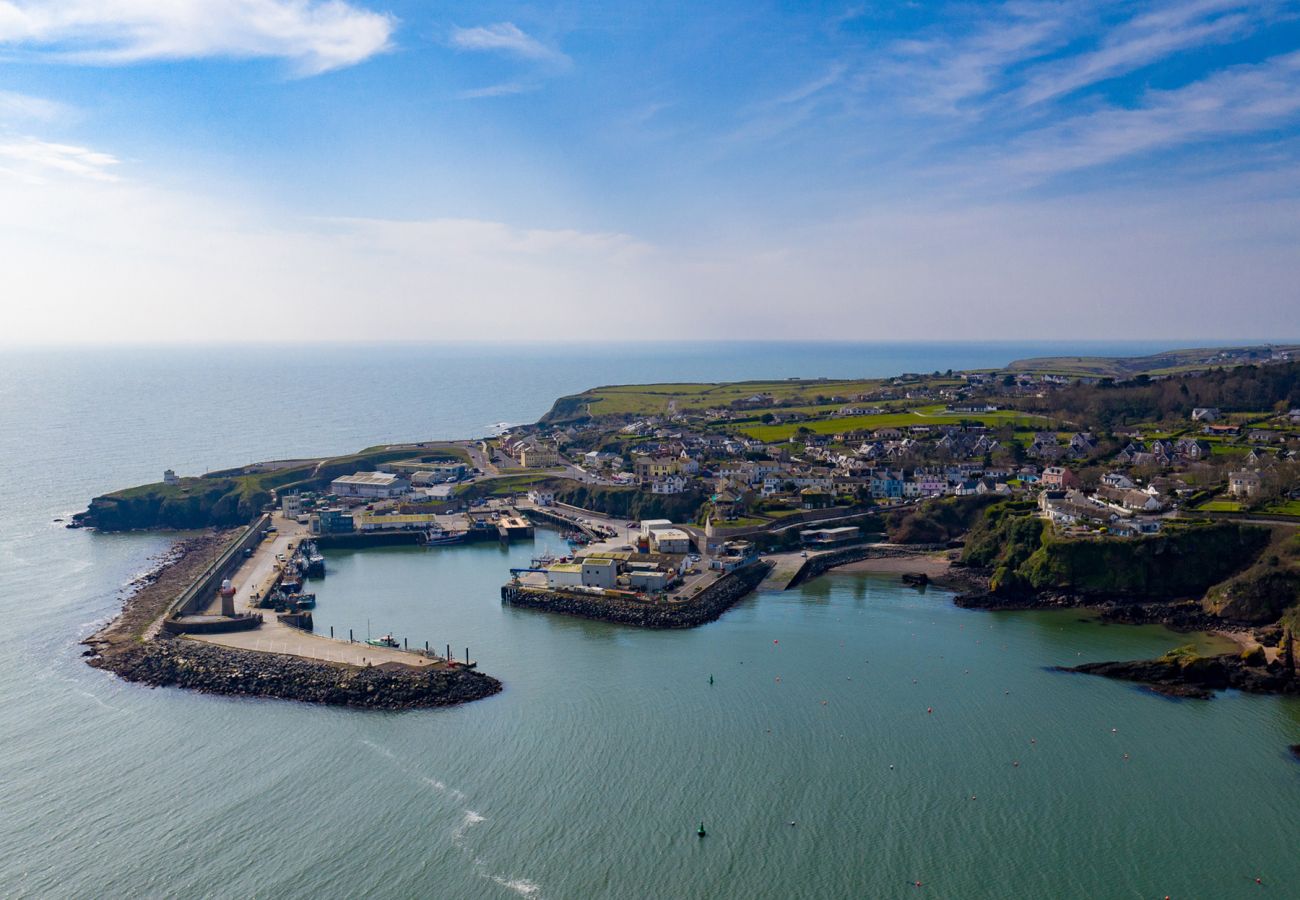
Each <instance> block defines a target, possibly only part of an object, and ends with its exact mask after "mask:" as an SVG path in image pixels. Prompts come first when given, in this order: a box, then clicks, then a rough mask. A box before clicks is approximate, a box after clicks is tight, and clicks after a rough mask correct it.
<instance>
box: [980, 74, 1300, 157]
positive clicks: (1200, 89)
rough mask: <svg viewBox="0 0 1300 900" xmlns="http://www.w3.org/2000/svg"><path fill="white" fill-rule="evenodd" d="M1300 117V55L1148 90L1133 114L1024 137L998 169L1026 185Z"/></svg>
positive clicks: (1119, 112) (1069, 122)
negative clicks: (1160, 88)
mask: <svg viewBox="0 0 1300 900" xmlns="http://www.w3.org/2000/svg"><path fill="white" fill-rule="evenodd" d="M1298 118H1300V52H1295V53H1290V54H1287V55H1284V56H1278V57H1274V58H1272V59H1269V60H1266V61H1264V62H1262V63H1258V64H1255V65H1242V66H1235V67H1233V68H1230V69H1225V70H1223V71H1221V72H1218V73H1215V74H1213V75H1210V76H1208V77H1206V78H1204V79H1202V80H1200V81H1197V82H1193V83H1192V84H1189V85H1187V86H1185V87H1181V88H1177V89H1174V90H1149V91H1147V92H1146V93H1145V94H1143V95H1142V97H1141V99H1140V100H1139V102H1138V103H1137V104H1136V105H1135V106H1133V107H1131V108H1121V107H1115V106H1110V107H1106V108H1104V109H1101V110H1098V111H1096V112H1093V113H1089V114H1087V115H1082V116H1074V117H1071V118H1068V119H1065V120H1064V121H1061V122H1059V123H1056V124H1054V125H1050V126H1048V127H1045V128H1042V129H1039V130H1037V131H1033V132H1030V133H1029V134H1027V135H1025V136H1024V137H1022V138H1020V139H1018V140H1017V141H1016V142H1014V144H1013V145H1012V148H1011V152H1010V153H1008V154H1006V155H1005V156H1003V157H1002V161H1001V164H1002V166H1003V167H1004V168H1005V170H1006V171H1008V172H1009V173H1011V174H1013V175H1015V176H1017V177H1025V178H1028V179H1031V180H1034V179H1043V178H1047V177H1051V176H1053V175H1057V174H1060V173H1063V172H1070V171H1075V170H1078V169H1086V168H1091V167H1095V166H1101V165H1105V164H1107V163H1112V162H1115V161H1116V160H1120V159H1125V158H1128V157H1132V156H1136V155H1139V154H1144V153H1150V152H1152V151H1155V150H1160V149H1166V148H1171V147H1177V146H1181V145H1184V144H1187V143H1189V142H1193V141H1203V140H1207V139H1214V138H1220V137H1226V136H1233V135H1242V134H1250V133H1253V132H1258V131H1262V130H1265V129H1270V128H1274V127H1276V126H1279V125H1283V124H1289V123H1292V122H1294V121H1295V120H1296V119H1298Z"/></svg>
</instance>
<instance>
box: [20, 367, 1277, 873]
mask: <svg viewBox="0 0 1300 900" xmlns="http://www.w3.org/2000/svg"><path fill="white" fill-rule="evenodd" d="M860 352H861V353H863V354H864V355H863V358H864V359H869V354H868V353H867V351H860ZM358 354H359V355H358V356H357V357H356V358H355V359H351V360H347V359H344V360H342V361H339V362H336V363H335V368H333V369H325V368H319V369H318V368H312V366H313V365H315V363H314V362H313V360H314V359H315V357H311V358H306V359H296V358H294V357H293V356H292V354H290V355H289V357H288V358H287V359H281V360H279V361H277V362H261V363H257V364H256V365H253V364H252V363H251V361H250V360H248V359H234V360H221V359H219V358H213V357H203V360H206V361H205V362H203V364H202V365H194V366H186V365H181V363H180V361H179V360H178V359H177V358H168V357H167V356H166V355H165V354H164V355H162V356H159V355H154V356H153V357H148V356H146V357H145V358H144V359H143V360H139V359H137V360H133V359H130V358H120V357H118V358H114V357H111V356H110V357H97V358H92V359H89V360H82V361H80V362H78V361H77V360H63V361H61V362H60V364H59V365H57V366H51V365H50V362H49V358H48V357H45V358H37V357H32V356H29V357H27V358H25V359H19V360H16V361H15V360H14V359H12V358H7V359H5V360H4V361H3V362H4V366H3V367H0V373H3V378H2V379H0V422H2V423H3V424H4V426H5V427H4V429H3V430H2V431H0V452H3V454H4V457H3V458H4V459H5V460H6V462H5V472H6V474H7V475H8V476H9V477H8V478H7V479H6V484H5V487H4V488H3V489H0V490H2V491H3V493H0V510H2V511H3V512H4V514H5V515H4V518H5V524H4V529H3V532H2V534H3V536H2V537H0V603H2V604H3V609H4V614H5V622H6V624H7V626H8V630H9V632H10V634H11V635H12V636H13V639H12V640H10V641H6V642H4V643H3V644H0V697H3V699H4V701H5V702H4V704H3V705H2V706H0V735H3V741H0V773H2V774H3V777H2V778H0V809H2V810H3V811H4V813H3V815H0V896H5V897H9V896H15V897H46V896H60V897H62V896H76V897H138V896H150V897H153V896H186V897H190V896H192V897H214V896H215V897H249V896H259V897H281V896H287V897H321V896H339V897H352V896H375V897H412V896H438V897H444V896H446V897H487V898H493V897H504V898H509V897H519V896H529V897H552V898H561V897H575V898H585V897H612V898H621V897H809V898H812V897H891V896H901V897H917V896H930V897H946V898H969V897H976V898H978V897H989V898H995V897H1020V896H1035V897H1078V898H1093V897H1116V898H1127V897H1134V898H1137V897H1163V896H1165V895H1166V894H1168V895H1171V896H1173V897H1213V898H1217V897H1255V896H1261V892H1267V894H1268V895H1270V896H1275V897H1276V896H1300V829H1298V828H1296V827H1295V822H1296V811H1297V809H1300V765H1297V764H1296V763H1294V762H1293V761H1292V760H1290V759H1289V758H1288V757H1287V755H1286V752H1285V748H1286V745H1288V744H1290V743H1296V742H1300V704H1297V703H1295V702H1294V701H1282V700H1278V699H1273V698H1257V697H1247V696H1242V695H1236V694H1228V695H1224V696H1222V697H1220V698H1218V699H1216V700H1214V701H1211V702H1208V703H1196V702H1174V701H1169V700H1165V699H1161V698H1158V697H1156V696H1153V695H1151V694H1148V693H1145V692H1143V691H1141V690H1138V689H1135V688H1133V687H1131V686H1128V685H1124V684H1119V683H1115V682H1108V681H1105V680H1101V679H1093V678H1086V677H1081V676H1070V675H1065V674H1061V673H1056V672H1052V671H1049V670H1048V668H1047V667H1049V666H1052V665H1057V664H1068V663H1074V662H1079V661H1082V660H1089V659H1106V658H1122V657H1138V656H1148V655H1151V654H1155V653H1159V652H1162V651H1163V650H1165V649H1167V648H1169V647H1171V646H1174V645H1176V644H1179V643H1184V642H1186V640H1187V638H1186V637H1185V636H1180V635H1175V634H1172V633H1170V632H1168V631H1166V630H1164V629H1160V628H1126V627H1118V626H1110V627H1106V626H1101V625H1099V624H1098V623H1096V622H1094V621H1080V619H1081V618H1082V617H1080V616H1079V615H1077V614H1075V613H1071V612H1063V613H996V614H994V613H986V612H978V611H967V610H961V609H957V608H956V607H954V606H952V605H951V603H950V602H949V598H948V596H947V595H946V594H945V593H944V592H941V591H934V590H931V591H927V592H925V593H921V592H917V591H915V590H912V589H910V588H904V587H903V586H901V585H899V584H898V583H896V582H895V581H894V580H892V579H887V578H878V577H869V576H853V575H843V574H840V575H830V576H827V577H824V578H821V579H818V580H816V581H813V582H811V583H809V584H807V585H805V586H804V587H803V588H802V589H800V590H796V591H791V592H781V593H770V592H769V593H763V592H760V593H758V594H755V595H753V596H751V597H750V598H748V599H747V600H745V601H744V602H742V603H741V604H740V605H738V606H737V607H736V608H734V609H733V610H731V611H730V612H728V613H727V614H726V615H725V616H724V617H723V618H722V619H721V620H719V621H718V622H715V623H712V624H710V625H707V626H705V627H702V628H699V629H695V630H691V631H685V632H640V631H633V630H629V629H624V628H618V627H615V626H608V625H604V624H601V623H593V622H586V621H582V620H575V619H564V618H556V617H550V616H546V615H543V614H539V613H536V612H529V611H523V610H516V609H513V608H508V607H502V605H501V604H500V601H499V596H498V593H497V589H498V587H499V585H500V583H501V582H502V580H503V579H504V578H505V572H506V569H508V568H509V566H510V565H515V564H518V562H520V561H523V562H526V561H527V559H528V558H529V557H530V556H531V555H532V554H533V552H535V548H534V547H533V546H530V545H527V544H519V545H515V546H514V547H512V548H510V549H509V550H504V551H503V550H501V549H500V548H498V547H496V546H494V545H475V546H467V547H450V548H438V549H431V550H422V549H415V548H401V549H389V550H368V551H365V552H334V553H331V554H330V555H329V566H330V574H329V576H328V577H327V578H326V579H325V580H324V581H322V582H319V583H318V584H317V588H316V589H317V593H318V596H319V598H320V605H319V607H318V610H317V621H318V623H319V626H320V627H321V628H322V629H324V628H328V626H329V625H331V624H333V625H335V626H336V628H342V629H345V628H347V627H353V628H355V629H357V630H358V631H361V630H363V629H364V628H365V627H366V620H367V619H369V620H370V622H371V627H372V629H373V630H374V631H376V632H378V631H390V630H391V631H393V632H394V633H395V634H397V635H399V636H407V637H409V638H411V640H412V641H413V642H422V641H423V640H425V639H428V640H430V641H431V642H433V643H435V644H444V643H448V642H450V643H452V645H453V646H454V647H455V648H457V650H458V652H462V651H463V649H464V647H465V646H468V647H469V648H470V650H471V653H472V655H473V656H474V657H475V658H477V659H479V660H480V662H481V664H482V665H483V667H484V668H485V669H486V670H487V671H490V672H492V673H493V674H495V675H497V676H499V677H501V678H502V679H503V680H504V681H505V683H506V690H505V692H504V693H502V694H501V695H499V696H497V697H494V698H491V699H488V700H486V701H482V702H479V703H475V704H470V705H468V706H464V707H458V708H455V709H449V710H435V711H428V712H415V713H401V714H389V713H364V712H355V711H347V710H338V709H324V708H316V707H310V706H305V705H297V704H291V703H281V702H271V701H249V700H236V699H226V698H214V697H203V696H198V695H193V694H188V693H185V692H180V691H174V690H148V689H144V688H140V687H137V686H133V685H128V684H124V683H121V682H118V681H116V680H115V679H112V678H111V677H108V676H105V675H103V674H102V673H99V672H96V671H94V670H91V669H89V668H88V667H86V666H84V665H83V664H82V663H81V661H80V659H79V656H78V653H79V650H80V648H79V647H78V645H77V644H76V641H77V639H78V638H79V637H81V636H83V635H84V634H86V633H88V632H89V631H91V630H93V627H94V625H95V623H96V622H98V621H100V620H102V619H103V618H104V617H106V616H109V615H111V613H112V611H113V609H114V608H115V605H116V603H117V590H118V588H119V587H120V586H121V585H123V584H124V583H125V582H126V581H128V580H129V578H130V576H131V575H132V574H133V573H135V572H138V571H140V570H142V569H143V568H145V566H146V564H147V557H148V556H149V555H150V553H154V552H158V551H160V550H161V549H163V548H164V547H165V546H166V543H167V542H166V540H165V538H163V537H161V536H157V535H121V536H107V535H92V534H86V533H81V532H68V531H65V530H64V529H62V528H61V527H60V526H58V525H56V524H53V523H51V522H50V521H49V519H50V518H52V517H53V516H55V515H59V514H60V513H61V512H64V511H68V510H71V509H74V508H76V507H77V506H78V505H80V503H81V502H82V501H83V500H84V498H85V497H86V496H88V495H89V494H91V493H94V492H96V491H99V490H103V489H106V488H109V487H113V486H117V485H120V484H124V483H131V482H133V481H140V480H145V479H148V478H156V477H157V472H156V470H161V468H163V467H165V466H175V467H176V468H178V469H180V470H182V471H191V470H194V469H197V468H200V467H202V466H203V465H220V464H226V463H231V462H240V461H244V460H245V459H248V458H261V457H265V456H270V455H279V454H291V453H302V452H311V451H313V450H316V451H319V450H321V449H324V450H326V451H328V450H345V449H350V448H352V447H354V446H360V445H362V444H368V443H374V442H375V441H376V440H381V439H384V438H385V437H390V436H391V437H403V436H412V435H420V434H434V435H443V436H445V435H454V434H463V433H465V432H466V431H470V430H473V429H475V428H476V427H479V426H480V425H482V424H487V423H490V422H494V421H498V420H501V419H506V420H509V419H511V418H512V417H513V418H515V419H522V418H533V417H535V416H536V415H538V414H539V412H540V410H539V409H538V408H536V407H537V406H538V405H539V404H540V405H541V408H542V409H544V407H545V405H546V404H547V403H549V399H550V397H551V396H552V395H554V394H557V393H561V392H563V391H565V390H574V389H577V387H580V386H582V384H584V383H587V382H599V381H612V380H627V378H633V377H635V378H640V377H645V376H644V375H643V374H642V373H641V371H639V370H635V365H634V364H632V363H629V362H628V361H627V360H620V359H613V360H609V359H606V360H604V361H603V362H602V361H601V360H600V359H597V360H595V361H592V362H591V363H590V365H589V367H588V369H589V370H588V371H577V372H568V370H567V369H564V366H568V365H570V363H571V361H565V363H564V365H563V366H561V365H559V364H554V365H552V363H548V362H547V359H546V358H545V357H544V356H542V355H539V357H538V358H537V359H536V360H535V361H534V371H535V372H537V373H539V374H536V375H535V376H534V377H533V378H532V379H531V380H530V381H529V385H530V387H528V388H527V390H526V391H524V392H523V393H522V394H512V393H510V392H509V390H508V389H507V388H506V387H505V386H504V384H503V383H502V384H497V383H493V382H492V381H491V377H490V374H491V372H492V371H493V368H492V366H491V365H489V364H488V359H489V358H488V357H485V358H484V359H482V360H480V359H478V358H474V357H470V358H468V359H467V358H463V357H462V358H460V359H459V360H448V359H443V358H438V357H436V355H433V354H430V357H431V359H429V360H424V361H422V359H423V358H416V359H411V358H402V359H400V360H399V361H398V363H394V362H393V361H391V360H388V359H387V358H386V357H385V356H384V355H383V354H382V353H380V352H379V351H371V352H370V353H361V352H359V351H358ZM371 354H375V355H371ZM790 355H791V358H792V360H793V362H791V363H790V365H791V366H792V367H794V366H798V368H799V369H802V370H803V371H805V372H809V371H812V370H811V369H810V368H809V367H810V366H811V365H813V363H812V362H811V361H809V360H807V359H804V360H800V359H798V357H797V351H795V350H791V351H790ZM1012 355H1017V354H1012ZM1019 355H1027V354H1019ZM687 358H688V359H690V358H689V357H687ZM848 362H849V361H848V360H841V361H840V363H836V361H835V360H829V361H828V362H827V363H826V364H827V365H832V364H841V363H842V364H846V365H847V364H848ZM889 362H890V364H891V365H892V363H893V360H890V361H889ZM801 363H802V364H801ZM642 364H644V366H645V369H646V370H647V371H661V370H663V369H664V368H666V367H667V366H668V364H667V363H665V362H664V361H663V360H662V359H645V360H642ZM747 364H748V363H746V365H747ZM394 365H400V366H401V367H402V368H403V369H404V370H410V369H411V368H412V367H416V369H417V371H419V372H421V373H423V377H422V378H420V379H407V381H406V382H403V386H402V387H401V389H400V391H401V393H400V396H397V397H394V396H392V391H393V390H394V389H393V388H392V387H391V386H390V387H386V385H391V380H388V379H387V375H389V374H391V371H392V370H391V368H390V367H392V366H394ZM601 365H605V366H607V368H606V369H600V366H601ZM673 365H674V367H675V368H682V367H684V366H685V365H687V363H684V362H682V361H681V360H680V359H679V360H678V361H677V362H676V363H674V364H673ZM690 365H696V366H698V367H699V368H700V369H701V370H703V369H705V368H706V367H707V365H713V366H715V367H722V366H723V365H724V363H720V362H717V361H716V360H715V361H713V362H701V361H696V362H692V363H690ZM736 365H739V364H736ZM259 366H260V368H259ZM420 366H425V368H423V369H420V368H419V367H420ZM548 366H551V368H548ZM476 367H477V368H476ZM629 367H630V368H631V369H633V371H630V372H629V375H628V376H627V378H623V379H619V378H617V375H618V371H616V370H617V369H620V368H624V369H626V368H629ZM920 367H922V366H918V368H920ZM924 367H927V368H932V367H933V366H924ZM903 368H906V366H904V367H903ZM304 369H305V371H307V372H309V373H311V375H312V377H314V378H315V379H317V381H316V383H315V384H316V386H315V389H314V390H309V389H307V388H305V387H304V388H298V387H295V388H293V390H301V391H302V393H301V395H300V396H299V398H298V399H299V401H300V402H295V403H293V404H289V405H287V406H286V405H285V404H282V403H272V402H270V400H269V398H267V397H265V396H262V395H260V394H259V393H258V386H259V385H261V384H264V383H265V379H267V378H277V379H278V378H284V377H286V376H287V375H289V374H291V373H292V372H294V371H301V370H304ZM562 369H563V370H564V371H565V372H568V374H564V373H563V372H562V371H561V370H562ZM737 371H741V372H742V373H743V371H744V370H741V369H737ZM453 373H454V374H453ZM778 374H779V373H778ZM828 374H851V372H840V371H829V372H828ZM596 376H599V377H596ZM579 377H585V381H584V382H580V383H579V384H578V385H577V386H573V385H571V383H570V382H571V381H572V380H574V379H576V378H579ZM692 377H701V376H698V375H697V376H692ZM715 377H738V376H737V375H733V374H730V373H729V372H726V371H719V372H718V374H717V375H716V376H715ZM453 378H461V379H463V380H464V383H463V385H462V387H463V389H461V390H460V393H459V394H457V395H456V396H457V397H459V398H460V400H459V401H458V402H456V403H451V402H448V400H447V398H446V397H445V396H444V393H446V392H447V391H450V390H452V388H453V387H454V385H452V384H451V383H450V381H451V379H453ZM330 379H338V380H339V383H340V384H339V387H340V389H339V391H338V392H336V393H329V394H328V395H327V389H328V388H329V387H331V386H333V385H334V384H335V383H334V382H332V381H330ZM440 379H441V380H440ZM547 379H549V380H550V383H549V384H548V383H546V382H547ZM566 379H569V380H568V381H566ZM309 383H310V382H309ZM473 385H477V388H474V390H480V391H484V392H486V393H485V394H476V393H473V392H472V391H471V386H473ZM349 391H351V393H349ZM529 391H532V392H533V393H529ZM542 394H545V396H544V397H543V396H542ZM223 397H224V398H225V400H224V401H223V400H222V398H223ZM232 398H233V399H232ZM259 398H260V399H259ZM465 398H470V399H468V400H466V399H465ZM160 405H161V406H162V407H164V408H168V409H171V410H172V412H171V413H170V414H169V415H167V416H162V417H160V416H158V415H155V414H153V413H151V412H150V410H152V409H156V408H159V407H160ZM498 409H504V410H505V411H504V412H502V413H500V414H496V415H494V414H493V413H494V412H495V411H496V410H498ZM349 411H351V412H353V413H355V414H356V416H355V418H356V419H359V420H360V421H359V422H358V421H354V418H353V417H351V416H349V415H348V413H349ZM241 417H244V418H251V421H250V422H248V423H247V424H245V425H240V426H239V427H235V426H234V425H233V424H232V423H233V422H235V421H237V420H241ZM14 423H20V424H21V425H22V428H21V429H15V428H13V425H14ZM353 429H355V431H356V433H353ZM322 445H324V446H322ZM241 448H243V449H241ZM19 487H21V488H22V490H19ZM555 540H556V538H555V536H554V535H553V534H551V533H549V532H540V533H539V536H538V538H537V542H538V544H539V545H540V547H542V548H544V547H546V546H548V545H550V544H552V543H553V542H555ZM710 675H712V676H713V677H714V684H713V685H709V683H708V678H709V676H710ZM927 708H932V709H933V712H930V713H927V711H926V710H927ZM1112 729H1115V731H1113V732H1112ZM1031 741H1032V743H1031ZM1124 754H1128V759H1127V760H1126V759H1125V758H1124ZM1015 762H1019V766H1016V765H1014V763H1015ZM891 765H892V766H893V769H891V768H890V766H891ZM972 797H974V799H972ZM701 819H704V820H705V822H706V825H707V827H708V829H709V836H708V837H707V838H705V839H704V840H700V839H699V838H697V837H696V836H695V834H694V830H695V827H696V825H697V824H698V822H699V821H700V820H701ZM791 820H793V821H795V822H796V823H797V824H796V825H794V826H791V825H789V822H790V821H791ZM1257 875H1262V876H1263V877H1264V880H1265V885H1264V887H1262V888H1261V887H1259V886H1257V885H1255V883H1254V878H1255V877H1256V876H1257ZM917 880H920V881H922V883H923V887H921V888H916V887H915V886H913V883H914V882H915V881H917Z"/></svg>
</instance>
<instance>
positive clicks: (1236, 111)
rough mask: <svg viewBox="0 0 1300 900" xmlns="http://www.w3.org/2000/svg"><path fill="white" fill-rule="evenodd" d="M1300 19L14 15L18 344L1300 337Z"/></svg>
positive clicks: (4, 73)
mask: <svg viewBox="0 0 1300 900" xmlns="http://www.w3.org/2000/svg"><path fill="white" fill-rule="evenodd" d="M1298 286H1300V0H1294V2H1268V0H1261V2H1247V0H1173V2H1139V0H1124V2H1105V0H1097V2H1075V0H1050V2H1042V0H1013V2H1006V3H995V2H986V3H981V2H957V3H948V2H943V0H937V2H929V0H927V2H861V3H817V2H798V3H796V2H784V3H769V2H763V0H741V2H731V0H714V2H710V3H707V4H703V3H700V4H667V3H660V2H654V0H648V2H637V3H628V2H626V0H603V2H591V3H586V2H558V3H513V2H500V0H480V2H474V3H441V2H433V0H418V2H417V0H412V2H401V0H393V2H385V0H49V2H44V0H0V310H3V316H2V318H0V325H2V326H3V327H2V328H0V342H4V343H10V344H12V343H19V344H24V343H32V344H39V343H65V342H70V343H82V342H95V343H98V342H117V343H139V342H189V341H275V342H283V341H339V340H365V341H373V340H479V341H481V340H504V341H511V340H565V341H626V340H654V339H691V338H698V339H786V338H789V339H814V340H816V339H836V340H927V339H935V340H979V339H998V340H1017V339H1023V340H1041V339H1053V340H1112V341H1113V340H1125V339H1134V340H1141V339H1168V340H1173V341H1178V340H1187V341H1195V340H1207V339H1214V340H1216V341H1224V340H1237V339H1240V340H1258V339H1270V338H1272V339H1277V340H1285V339H1300V287H1298Z"/></svg>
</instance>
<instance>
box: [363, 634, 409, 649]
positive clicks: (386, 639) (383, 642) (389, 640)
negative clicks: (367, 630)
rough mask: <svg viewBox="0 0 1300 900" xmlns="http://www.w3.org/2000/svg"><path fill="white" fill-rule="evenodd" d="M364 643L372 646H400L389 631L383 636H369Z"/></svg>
mask: <svg viewBox="0 0 1300 900" xmlns="http://www.w3.org/2000/svg"><path fill="white" fill-rule="evenodd" d="M366 643H367V644H369V645H370V646H372V647H400V646H402V645H401V644H399V643H398V641H397V638H395V637H393V635H392V633H391V632H390V633H389V634H386V635H384V636H383V637H377V638H371V639H370V640H368V641H366Z"/></svg>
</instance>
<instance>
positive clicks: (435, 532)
mask: <svg viewBox="0 0 1300 900" xmlns="http://www.w3.org/2000/svg"><path fill="white" fill-rule="evenodd" d="M463 540H465V533H464V532H463V531H448V530H447V529H445V528H430V529H429V530H428V531H426V532H425V533H424V546H426V547H441V546H444V545H446V544H459V543H460V542H461V541H463Z"/></svg>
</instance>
